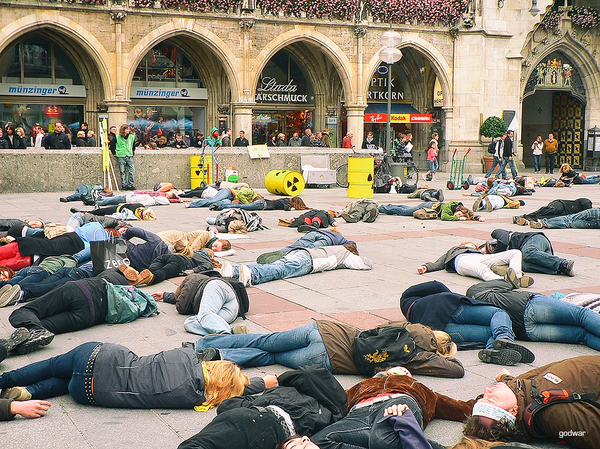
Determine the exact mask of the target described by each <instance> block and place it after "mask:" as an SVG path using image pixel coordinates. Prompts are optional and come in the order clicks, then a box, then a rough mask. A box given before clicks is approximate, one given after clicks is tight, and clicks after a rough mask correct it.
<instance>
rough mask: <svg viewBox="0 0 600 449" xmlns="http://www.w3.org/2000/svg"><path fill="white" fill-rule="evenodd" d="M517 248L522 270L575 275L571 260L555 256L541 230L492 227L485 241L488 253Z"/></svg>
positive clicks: (550, 244)
mask: <svg viewBox="0 0 600 449" xmlns="http://www.w3.org/2000/svg"><path fill="white" fill-rule="evenodd" d="M512 249H517V250H519V251H521V254H522V255H523V271H525V272H527V273H532V272H533V273H545V274H564V275H567V276H575V271H574V269H573V266H574V264H575V262H574V261H573V260H569V259H565V258H563V257H559V256H555V255H554V249H553V248H552V243H551V242H550V240H549V239H548V237H546V235H544V233H542V232H511V231H506V230H504V229H494V230H493V231H492V240H488V241H487V242H486V252H487V253H488V254H498V253H501V252H503V251H506V250H512Z"/></svg>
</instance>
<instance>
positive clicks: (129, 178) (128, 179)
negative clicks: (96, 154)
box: [117, 156, 135, 189]
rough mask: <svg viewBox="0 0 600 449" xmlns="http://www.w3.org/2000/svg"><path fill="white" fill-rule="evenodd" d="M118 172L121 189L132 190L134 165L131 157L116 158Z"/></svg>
mask: <svg viewBox="0 0 600 449" xmlns="http://www.w3.org/2000/svg"><path fill="white" fill-rule="evenodd" d="M117 162H118V164H119V172H120V173H121V188H122V189H125V188H132V187H133V186H134V182H133V178H134V176H135V164H134V163H133V156H123V157H118V158H117Z"/></svg>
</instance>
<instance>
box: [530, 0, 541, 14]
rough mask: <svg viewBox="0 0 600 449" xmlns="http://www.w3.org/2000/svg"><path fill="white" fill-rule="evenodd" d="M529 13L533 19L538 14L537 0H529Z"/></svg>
mask: <svg viewBox="0 0 600 449" xmlns="http://www.w3.org/2000/svg"><path fill="white" fill-rule="evenodd" d="M529 12H530V13H531V15H532V16H533V17H535V16H537V15H538V14H539V12H540V8H538V5H537V0H531V8H529Z"/></svg>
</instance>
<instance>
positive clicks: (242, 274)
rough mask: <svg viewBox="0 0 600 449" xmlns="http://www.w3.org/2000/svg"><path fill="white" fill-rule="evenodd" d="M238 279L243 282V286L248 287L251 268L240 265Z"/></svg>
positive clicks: (250, 281)
mask: <svg viewBox="0 0 600 449" xmlns="http://www.w3.org/2000/svg"><path fill="white" fill-rule="evenodd" d="M238 280H239V281H240V282H241V283H242V284H244V287H250V286H251V285H252V270H250V268H249V267H248V266H247V265H240V267H239V271H238Z"/></svg>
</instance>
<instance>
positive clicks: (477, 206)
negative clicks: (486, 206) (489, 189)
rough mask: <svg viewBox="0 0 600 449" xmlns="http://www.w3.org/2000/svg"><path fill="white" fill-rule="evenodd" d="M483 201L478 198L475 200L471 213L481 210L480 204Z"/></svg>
mask: <svg viewBox="0 0 600 449" xmlns="http://www.w3.org/2000/svg"><path fill="white" fill-rule="evenodd" d="M482 201H483V198H481V197H479V198H477V199H476V200H475V202H474V203H473V212H477V211H478V210H479V209H481V202H482Z"/></svg>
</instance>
